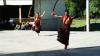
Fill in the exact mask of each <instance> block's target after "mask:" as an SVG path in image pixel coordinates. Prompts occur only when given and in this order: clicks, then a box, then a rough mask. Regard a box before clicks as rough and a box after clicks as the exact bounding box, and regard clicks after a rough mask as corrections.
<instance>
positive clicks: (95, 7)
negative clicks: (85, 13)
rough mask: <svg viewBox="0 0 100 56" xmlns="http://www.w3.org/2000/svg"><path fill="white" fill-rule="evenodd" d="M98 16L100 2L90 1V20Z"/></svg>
mask: <svg viewBox="0 0 100 56" xmlns="http://www.w3.org/2000/svg"><path fill="white" fill-rule="evenodd" d="M99 15H100V0H90V16H91V17H92V18H94V17H97V16H99Z"/></svg>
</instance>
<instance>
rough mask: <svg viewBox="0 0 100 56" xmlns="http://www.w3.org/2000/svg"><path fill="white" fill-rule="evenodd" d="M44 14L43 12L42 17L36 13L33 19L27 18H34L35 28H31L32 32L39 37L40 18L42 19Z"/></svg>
mask: <svg viewBox="0 0 100 56" xmlns="http://www.w3.org/2000/svg"><path fill="white" fill-rule="evenodd" d="M44 13H45V11H44V12H43V14H42V15H40V14H39V12H36V13H35V16H33V17H30V16H29V18H34V25H35V26H32V30H34V31H35V32H37V33H38V36H39V33H40V30H41V18H42V17H43V15H44Z"/></svg>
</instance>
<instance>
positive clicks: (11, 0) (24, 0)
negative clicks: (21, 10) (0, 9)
mask: <svg viewBox="0 0 100 56" xmlns="http://www.w3.org/2000/svg"><path fill="white" fill-rule="evenodd" d="M6 3H7V5H32V0H6Z"/></svg>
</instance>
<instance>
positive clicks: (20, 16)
mask: <svg viewBox="0 0 100 56" xmlns="http://www.w3.org/2000/svg"><path fill="white" fill-rule="evenodd" d="M21 19H22V15H21V6H19V23H21Z"/></svg>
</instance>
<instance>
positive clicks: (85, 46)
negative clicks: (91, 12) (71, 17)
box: [0, 30, 100, 56]
mask: <svg viewBox="0 0 100 56" xmlns="http://www.w3.org/2000/svg"><path fill="white" fill-rule="evenodd" d="M56 38H57V32H56V31H41V33H40V36H38V35H37V33H35V32H33V31H31V30H27V31H24V30H22V31H18V30H14V31H0V56H100V33H99V32H73V31H71V35H70V40H69V46H68V50H64V49H63V48H64V46H63V45H62V44H61V43H59V42H58V41H57V40H56Z"/></svg>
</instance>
